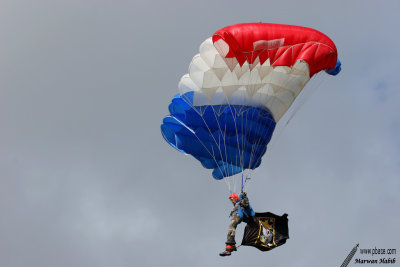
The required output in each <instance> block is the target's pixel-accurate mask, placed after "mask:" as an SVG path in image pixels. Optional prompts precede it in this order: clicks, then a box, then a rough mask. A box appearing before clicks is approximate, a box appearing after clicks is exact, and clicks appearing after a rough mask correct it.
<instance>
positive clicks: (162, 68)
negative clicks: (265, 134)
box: [0, 0, 400, 267]
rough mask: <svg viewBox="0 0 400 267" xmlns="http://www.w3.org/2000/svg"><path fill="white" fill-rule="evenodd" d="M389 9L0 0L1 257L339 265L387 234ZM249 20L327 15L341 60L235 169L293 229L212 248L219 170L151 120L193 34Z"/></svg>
mask: <svg viewBox="0 0 400 267" xmlns="http://www.w3.org/2000/svg"><path fill="white" fill-rule="evenodd" d="M399 12H400V3H399V2H398V1H396V0H386V1H373V0H368V1H366V0H363V1H361V0H350V1H344V0H343V1H341V0H339V1H320V0H318V1H317V0H314V1H307V0H305V1H288V0H286V1H274V2H272V1H253V0H249V1H237V0H229V1H228V0H222V1H209V0H204V1H177V0H171V1H160V0H156V1H125V0H115V1H107V0H85V1H82V0H68V1H61V0H52V1H49V0H36V1H28V0H3V1H1V3H0V44H1V45H0V266H4V267H25V266H41V267H50V266H51V267H53V266H58V267H67V266H68V267H69V266H96V267H97V266H98V267H103V266H104V267H106V266H107V267H108V266H118V267H125V266H193V267H197V266H230V267H233V266H243V265H244V264H245V265H246V266H249V265H250V266H253V265H259V266H276V267H279V266H300V267H301V266H307V267H309V266H340V264H341V263H342V262H343V260H344V259H345V258H346V256H347V254H348V253H349V252H350V250H351V249H352V248H353V247H354V245H355V244H357V243H359V244H360V248H365V249H367V248H380V249H397V251H399V250H400V243H399V242H400V233H399V232H398V225H400V212H399V206H400V194H399V189H400V179H399V173H400V139H399V136H400V116H399V111H400V107H399V103H400V91H399V84H400V76H399V75H398V59H399V58H400V52H399V51H400V50H399V49H398V48H399V47H400V37H399V36H398V34H396V33H395V32H397V28H399V27H400V20H399V18H398V14H399ZM260 21H261V22H271V23H282V24H293V25H301V26H306V27H312V28H315V29H318V30H319V31H321V32H324V33H325V34H327V35H328V36H329V37H330V38H331V39H332V40H333V41H334V42H335V44H336V46H337V49H338V53H339V58H340V60H341V62H342V72H341V73H340V74H339V75H338V76H335V77H331V76H329V77H328V75H325V76H326V77H325V78H324V79H323V83H322V84H321V85H319V86H318V88H316V90H315V91H313V93H312V94H311V95H310V96H309V98H308V99H307V100H306V101H305V103H304V104H303V105H301V108H300V109H299V110H298V111H297V112H296V113H295V116H294V117H293V118H292V119H291V120H290V123H289V124H288V125H287V126H285V127H284V130H283V131H282V133H281V134H280V135H279V136H274V137H273V141H274V145H273V146H272V147H271V149H269V150H268V151H267V153H266V155H264V157H263V164H262V165H261V166H260V167H259V168H258V169H257V170H256V171H254V174H253V177H252V180H251V181H250V184H249V187H248V195H249V199H250V202H251V204H252V206H253V208H254V209H255V210H256V211H260V212H262V211H271V212H274V213H276V214H283V213H288V214H289V234H290V239H289V240H288V241H287V243H286V244H285V245H283V246H281V247H278V248H276V249H274V250H272V251H269V252H261V251H258V250H257V249H255V248H252V247H240V248H239V250H238V251H237V252H235V253H234V254H233V255H232V256H231V257H225V258H222V257H220V256H218V253H219V252H221V251H222V250H223V249H224V246H225V244H224V242H225V238H226V233H227V227H228V224H229V219H228V215H229V212H230V209H231V204H230V203H229V201H228V199H227V197H228V190H227V188H226V185H225V183H223V182H217V181H215V180H214V179H213V178H212V177H211V172H210V170H206V169H204V168H202V167H201V165H200V163H199V162H197V161H196V160H194V159H193V158H190V157H188V156H184V155H183V154H180V153H179V152H177V151H176V150H174V149H172V148H171V147H170V146H169V145H168V144H167V143H166V142H165V141H164V140H163V138H162V136H161V133H160V124H161V122H162V119H163V117H164V116H165V115H167V114H168V104H169V102H170V100H171V98H172V97H173V96H174V95H175V94H176V93H178V87H177V85H178V82H179V79H180V77H181V76H182V75H183V74H185V73H187V70H188V66H189V63H190V61H191V59H192V57H193V56H194V55H195V54H196V53H198V48H199V46H200V44H201V43H202V42H203V41H204V40H205V39H206V38H208V37H210V36H211V35H212V34H213V33H214V32H215V31H216V30H218V29H219V28H222V27H224V26H228V25H232V24H235V23H241V22H260ZM321 75H323V74H321ZM243 228H244V225H243V224H241V225H239V227H238V233H237V237H236V238H237V241H238V242H240V240H241V236H242V233H243ZM381 257H382V256H381V255H380V256H379V255H374V256H372V255H362V254H360V252H357V253H356V255H355V256H354V259H353V261H352V262H351V263H350V264H349V266H353V265H355V262H354V260H355V259H356V258H358V259H365V260H367V259H380V258H381ZM386 257H388V255H386ZM393 257H394V258H396V259H397V262H396V263H395V264H390V266H400V256H398V255H392V258H393Z"/></svg>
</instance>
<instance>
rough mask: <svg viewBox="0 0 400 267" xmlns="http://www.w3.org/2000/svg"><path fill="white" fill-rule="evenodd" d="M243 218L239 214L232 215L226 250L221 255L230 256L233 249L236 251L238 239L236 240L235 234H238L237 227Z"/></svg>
mask: <svg viewBox="0 0 400 267" xmlns="http://www.w3.org/2000/svg"><path fill="white" fill-rule="evenodd" d="M241 222H242V220H241V219H240V216H239V215H238V214H235V215H233V216H232V220H231V223H230V224H229V229H228V236H227V237H226V242H225V244H226V248H225V251H223V252H221V253H220V254H219V255H220V256H229V255H231V252H232V251H236V246H235V245H236V241H235V234H236V227H237V225H238V224H239V223H241Z"/></svg>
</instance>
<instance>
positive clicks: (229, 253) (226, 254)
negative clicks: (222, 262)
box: [219, 250, 232, 257]
mask: <svg viewBox="0 0 400 267" xmlns="http://www.w3.org/2000/svg"><path fill="white" fill-rule="evenodd" d="M231 254H232V253H231V252H230V251H227V250H225V251H223V252H221V253H219V255H220V256H221V257H225V256H230V255H231Z"/></svg>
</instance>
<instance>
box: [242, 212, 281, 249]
mask: <svg viewBox="0 0 400 267" xmlns="http://www.w3.org/2000/svg"><path fill="white" fill-rule="evenodd" d="M287 216H288V215H287V214H286V213H285V214H283V215H282V216H278V215H275V214H273V213H271V212H263V213H258V212H256V215H255V216H254V217H253V218H252V220H249V221H248V222H247V225H246V227H245V229H244V234H243V240H242V245H243V246H253V247H256V248H258V249H259V250H261V251H268V250H271V249H273V248H275V247H278V246H280V245H283V244H285V243H286V239H288V238H289V228H288V218H287Z"/></svg>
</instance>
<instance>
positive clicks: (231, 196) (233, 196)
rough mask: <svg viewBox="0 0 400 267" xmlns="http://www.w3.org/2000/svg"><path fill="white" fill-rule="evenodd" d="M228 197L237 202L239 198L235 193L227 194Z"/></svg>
mask: <svg viewBox="0 0 400 267" xmlns="http://www.w3.org/2000/svg"><path fill="white" fill-rule="evenodd" d="M229 199H233V200H235V202H237V201H238V200H239V197H238V195H237V194H235V193H232V194H230V195H229Z"/></svg>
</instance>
